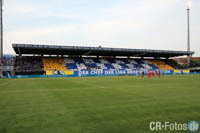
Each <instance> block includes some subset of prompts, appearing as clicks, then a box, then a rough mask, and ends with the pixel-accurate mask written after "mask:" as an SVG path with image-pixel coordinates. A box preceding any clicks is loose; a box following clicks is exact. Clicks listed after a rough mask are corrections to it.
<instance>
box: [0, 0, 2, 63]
mask: <svg viewBox="0 0 200 133" xmlns="http://www.w3.org/2000/svg"><path fill="white" fill-rule="evenodd" d="M2 7H3V0H0V60H1V59H2V58H3V8H2Z"/></svg>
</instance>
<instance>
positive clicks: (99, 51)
mask: <svg viewBox="0 0 200 133" xmlns="http://www.w3.org/2000/svg"><path fill="white" fill-rule="evenodd" d="M12 46H13V49H14V51H15V52H16V54H31V55H33V54H42V55H90V56H135V57H176V56H183V55H192V54H194V52H187V51H172V50H151V49H149V50H148V49H127V48H107V47H80V46H56V45H33V44H13V45H12Z"/></svg>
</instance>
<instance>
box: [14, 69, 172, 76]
mask: <svg viewBox="0 0 200 133" xmlns="http://www.w3.org/2000/svg"><path fill="white" fill-rule="evenodd" d="M144 72H145V75H147V72H148V71H147V70H144ZM161 73H164V74H165V75H173V74H175V73H174V70H163V71H161ZM137 74H138V70H125V69H124V70H94V71H90V70H84V71H74V72H73V74H70V75H15V76H11V78H55V77H88V76H124V75H132V76H136V75H137Z"/></svg>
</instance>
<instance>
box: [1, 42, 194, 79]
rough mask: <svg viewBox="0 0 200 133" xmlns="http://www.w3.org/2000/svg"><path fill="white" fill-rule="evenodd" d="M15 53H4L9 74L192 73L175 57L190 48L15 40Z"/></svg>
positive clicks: (5, 70) (3, 72) (2, 62)
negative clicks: (91, 45) (92, 45)
mask: <svg viewBox="0 0 200 133" xmlns="http://www.w3.org/2000/svg"><path fill="white" fill-rule="evenodd" d="M13 49H14V51H15V53H16V56H4V58H3V59H2V61H1V71H2V74H3V75H4V76H6V77H14V78H16V77H27V76H31V77H41V76H43V77H46V76H48V77H51V76H98V75H99V76H101V75H102V76H106V75H136V74H137V73H138V72H142V71H144V72H145V74H146V73H147V72H148V71H154V72H155V73H156V72H158V71H161V72H163V73H165V74H175V73H189V70H188V69H186V68H185V67H184V66H183V65H181V64H179V63H178V62H177V61H175V60H173V59H172V58H174V57H179V56H184V55H193V54H194V52H188V51H168V50H146V49H125V48H104V47H80V46H57V45H56V46H55V45H30V44H13Z"/></svg>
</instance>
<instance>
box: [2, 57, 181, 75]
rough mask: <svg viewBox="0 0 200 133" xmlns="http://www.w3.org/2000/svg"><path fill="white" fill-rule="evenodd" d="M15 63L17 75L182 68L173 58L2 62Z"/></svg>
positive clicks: (35, 58)
mask: <svg viewBox="0 0 200 133" xmlns="http://www.w3.org/2000/svg"><path fill="white" fill-rule="evenodd" d="M5 62H7V65H8V64H11V66H12V65H14V64H15V67H14V71H15V74H16V75H20V74H22V75H23V74H46V75H54V74H66V73H68V74H69V73H72V72H73V71H84V70H103V69H105V70H109V69H112V70H121V69H137V70H138V69H141V70H156V69H160V70H174V69H177V68H178V69H180V68H182V67H181V66H180V65H178V64H177V63H176V62H175V61H173V60H153V59H148V60H147V59H133V58H130V59H127V58H121V59H119V58H118V59H114V58H108V59H107V58H78V57H77V58H61V57H38V56H37V57H21V58H20V57H16V58H15V59H14V58H13V59H12V60H11V59H10V60H7V61H5V60H4V61H2V63H4V64H6V63H5Z"/></svg>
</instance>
